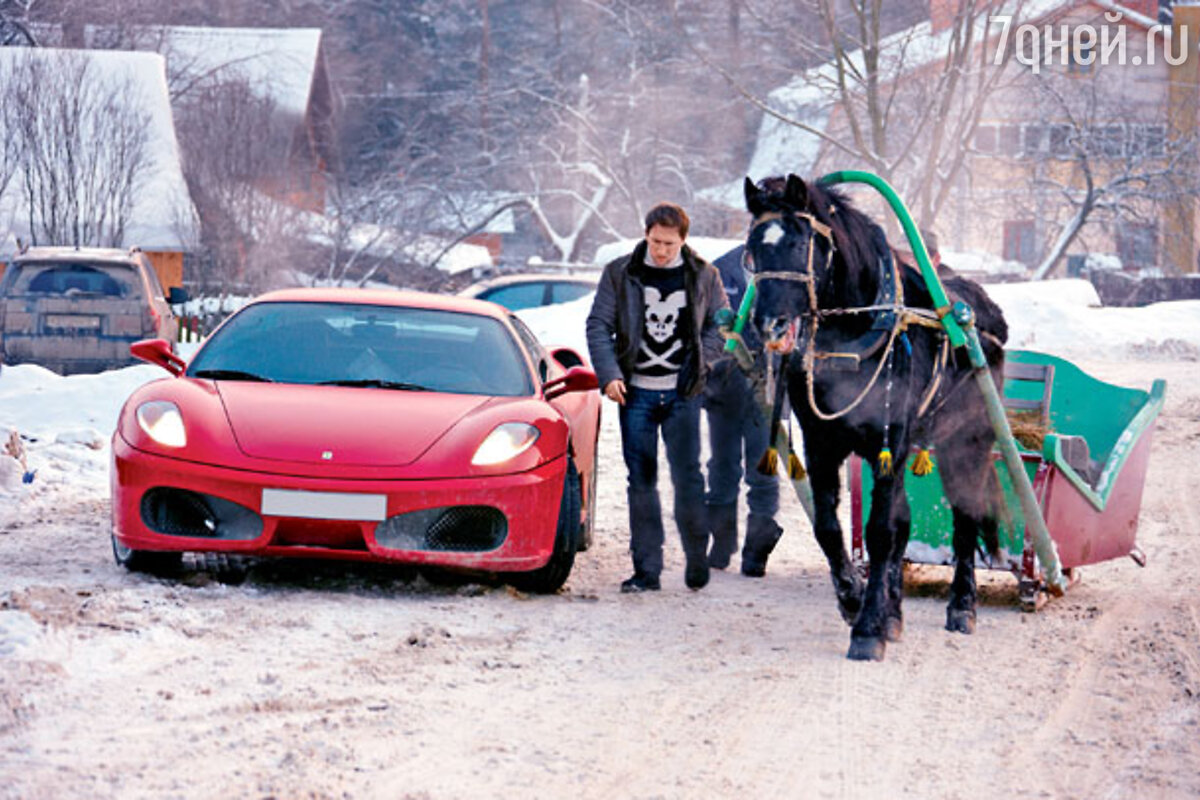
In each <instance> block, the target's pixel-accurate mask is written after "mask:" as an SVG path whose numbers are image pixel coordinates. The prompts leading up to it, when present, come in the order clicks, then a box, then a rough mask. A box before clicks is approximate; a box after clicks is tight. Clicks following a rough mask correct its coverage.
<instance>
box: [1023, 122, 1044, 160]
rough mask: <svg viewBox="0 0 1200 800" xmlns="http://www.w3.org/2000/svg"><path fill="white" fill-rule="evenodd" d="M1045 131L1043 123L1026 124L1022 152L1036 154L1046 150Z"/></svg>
mask: <svg viewBox="0 0 1200 800" xmlns="http://www.w3.org/2000/svg"><path fill="white" fill-rule="evenodd" d="M1046 137H1047V131H1046V126H1045V125H1026V126H1025V140H1024V153H1025V155H1037V154H1039V153H1044V152H1045V151H1046Z"/></svg>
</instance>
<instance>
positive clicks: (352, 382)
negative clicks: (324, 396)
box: [317, 378, 433, 392]
mask: <svg viewBox="0 0 1200 800" xmlns="http://www.w3.org/2000/svg"><path fill="white" fill-rule="evenodd" d="M317 385H318V386H361V387H366V388H369V389H397V390H399V391H403V392H432V391H433V389H430V388H429V387H428V386H422V385H421V384H419V383H405V382H404V381H384V380H380V379H379V378H346V379H343V380H337V381H321V382H320V383H318V384H317Z"/></svg>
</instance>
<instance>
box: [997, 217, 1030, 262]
mask: <svg viewBox="0 0 1200 800" xmlns="http://www.w3.org/2000/svg"><path fill="white" fill-rule="evenodd" d="M1034 232H1035V228H1034V224H1033V220H1031V219H1018V220H1009V221H1007V222H1005V223H1004V252H1003V255H1004V258H1005V259H1007V260H1009V261H1019V262H1021V263H1022V264H1024V265H1025V266H1027V267H1032V266H1033V260H1034V257H1035V255H1036V251H1037V247H1036V243H1035V241H1034Z"/></svg>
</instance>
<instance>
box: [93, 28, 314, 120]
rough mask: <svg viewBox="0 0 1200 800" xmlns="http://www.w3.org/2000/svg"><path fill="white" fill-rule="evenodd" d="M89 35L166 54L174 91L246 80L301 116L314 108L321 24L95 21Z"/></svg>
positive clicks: (101, 41)
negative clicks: (126, 24)
mask: <svg viewBox="0 0 1200 800" xmlns="http://www.w3.org/2000/svg"><path fill="white" fill-rule="evenodd" d="M84 35H85V37H86V39H87V41H89V42H91V43H95V44H96V45H100V46H108V45H109V44H112V45H113V46H120V47H122V48H127V47H129V45H130V44H132V45H133V47H135V48H136V49H139V50H153V51H156V52H158V53H161V54H162V55H163V56H165V57H166V58H167V62H168V63H167V69H168V73H169V74H170V77H171V88H172V90H173V91H176V92H178V91H180V89H181V88H183V87H186V86H187V85H189V84H191V83H193V82H196V81H198V80H200V81H203V80H213V81H228V80H245V81H246V83H247V84H248V85H249V86H250V87H251V89H252V90H254V91H255V92H257V93H259V94H260V95H261V96H263V97H269V98H270V99H271V100H273V101H274V102H275V104H276V105H277V106H278V107H279V109H280V110H282V111H286V112H289V113H294V114H300V115H303V114H304V112H305V110H306V109H307V108H308V99H309V93H310V91H311V89H312V83H313V75H314V73H315V72H316V69H317V56H318V53H319V52H320V49H321V29H320V28H201V27H189V26H181V25H164V26H136V27H134V28H109V27H101V26H89V27H88V28H87V29H86V30H85V34H84ZM118 37H121V38H118Z"/></svg>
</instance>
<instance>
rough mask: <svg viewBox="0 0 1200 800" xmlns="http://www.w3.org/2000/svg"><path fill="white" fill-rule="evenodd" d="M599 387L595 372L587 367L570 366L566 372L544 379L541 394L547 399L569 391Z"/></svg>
mask: <svg viewBox="0 0 1200 800" xmlns="http://www.w3.org/2000/svg"><path fill="white" fill-rule="evenodd" d="M599 388H600V381H599V380H597V379H596V373H594V372H592V371H591V370H590V369H588V368H587V367H571V368H570V369H569V370H567V374H565V375H561V376H559V377H557V378H555V379H554V380H552V381H546V385H545V386H543V387H542V394H543V395H544V396H545V398H546V399H547V400H553V399H554V398H556V397H560V396H562V395H564V394H568V393H569V392H588V391H591V390H592V389H599Z"/></svg>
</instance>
